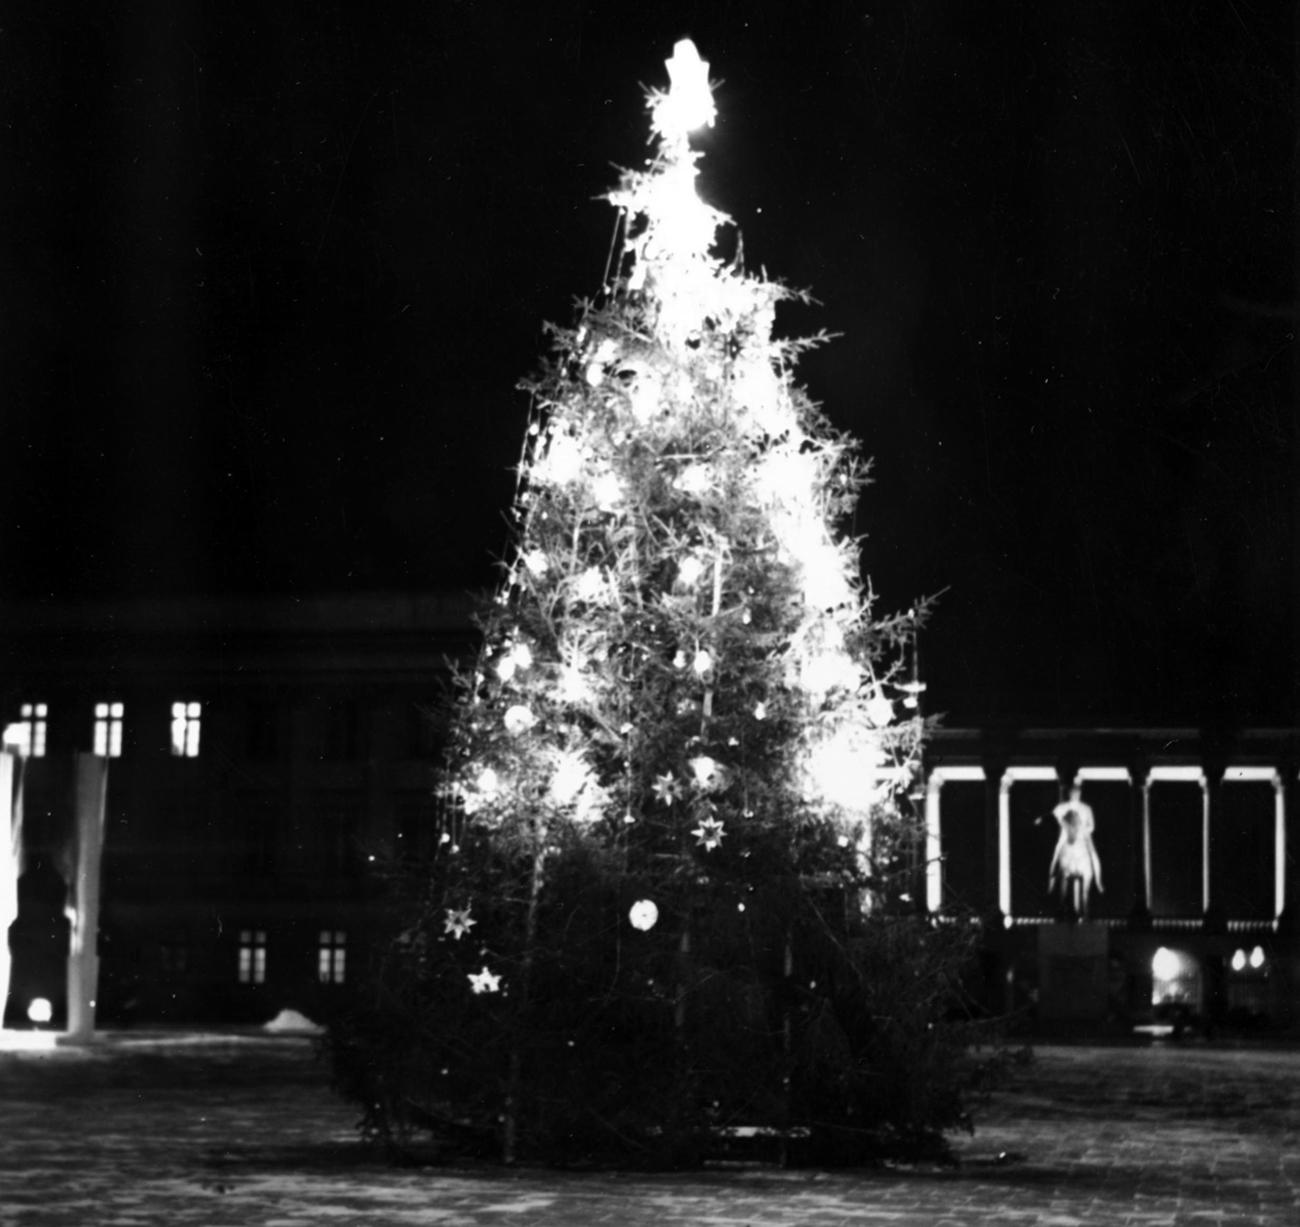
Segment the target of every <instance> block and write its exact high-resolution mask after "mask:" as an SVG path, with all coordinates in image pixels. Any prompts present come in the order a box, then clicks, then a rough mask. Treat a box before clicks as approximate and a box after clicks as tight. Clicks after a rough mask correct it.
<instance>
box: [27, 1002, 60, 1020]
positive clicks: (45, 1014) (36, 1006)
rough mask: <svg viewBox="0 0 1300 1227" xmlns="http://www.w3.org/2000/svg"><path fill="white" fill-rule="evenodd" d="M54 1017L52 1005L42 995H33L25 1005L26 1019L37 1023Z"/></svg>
mask: <svg viewBox="0 0 1300 1227" xmlns="http://www.w3.org/2000/svg"><path fill="white" fill-rule="evenodd" d="M53 1017H54V1007H53V1006H52V1005H50V1003H49V1001H47V1000H46V999H45V998H44V997H33V998H32V1002H31V1004H30V1005H29V1006H28V1007H27V1020H28V1021H29V1022H34V1023H37V1024H40V1023H47V1022H49V1021H50V1019H51V1018H53Z"/></svg>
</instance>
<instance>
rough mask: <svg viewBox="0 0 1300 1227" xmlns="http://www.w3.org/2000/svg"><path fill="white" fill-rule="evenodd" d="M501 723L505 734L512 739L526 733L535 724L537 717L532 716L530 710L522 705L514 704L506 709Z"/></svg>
mask: <svg viewBox="0 0 1300 1227" xmlns="http://www.w3.org/2000/svg"><path fill="white" fill-rule="evenodd" d="M503 723H504V724H505V726H506V732H507V733H509V734H511V736H513V737H518V736H519V735H520V734H521V733H526V732H528V730H529V729H530V728H532V727H533V725H534V724H536V723H537V717H536V716H534V715H533V713H532V710H531V709H530V708H528V707H525V706H524V704H522V703H516V704H514V706H512V707H508V708H507V709H506V714H505V716H504V717H503Z"/></svg>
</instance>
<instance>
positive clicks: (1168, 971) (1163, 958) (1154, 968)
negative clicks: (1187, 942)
mask: <svg viewBox="0 0 1300 1227" xmlns="http://www.w3.org/2000/svg"><path fill="white" fill-rule="evenodd" d="M1182 969H1183V960H1182V959H1180V958H1179V957H1178V955H1177V954H1176V953H1175V952H1174V951H1172V950H1170V949H1169V948H1168V947H1167V946H1161V947H1160V949H1159V950H1157V951H1156V952H1155V954H1154V955H1152V957H1151V974H1152V975H1153V976H1155V978H1156V979H1157V980H1176V979H1177V978H1178V973H1179V972H1180V971H1182Z"/></svg>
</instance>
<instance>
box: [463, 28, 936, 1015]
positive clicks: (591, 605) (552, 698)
mask: <svg viewBox="0 0 1300 1227" xmlns="http://www.w3.org/2000/svg"><path fill="white" fill-rule="evenodd" d="M667 67H668V71H669V76H670V82H671V85H670V88H669V89H668V90H667V91H665V92H652V93H651V95H650V98H649V103H648V106H649V113H650V125H651V131H652V139H653V142H654V150H653V155H652V157H651V158H650V159H649V161H648V163H647V165H646V166H645V167H644V168H643V169H640V170H636V171H631V172H627V173H625V174H624V175H623V178H622V182H621V183H620V185H619V187H618V188H617V189H616V190H615V191H613V192H612V193H611V194H610V196H609V199H610V201H611V202H612V204H613V205H614V206H615V208H616V209H617V210H618V215H619V219H620V228H619V234H620V236H621V238H620V250H619V253H618V258H617V259H616V260H615V261H613V264H612V274H611V279H610V282H609V284H608V285H607V286H606V287H605V289H604V291H603V293H602V295H601V296H600V298H599V299H598V300H597V301H596V302H594V303H590V304H587V305H586V307H585V308H584V309H583V311H582V312H581V317H580V319H579V321H578V323H577V325H576V326H575V327H573V328H571V329H554V330H553V337H554V350H553V354H552V357H551V359H550V360H549V362H548V363H547V364H546V365H545V367H544V369H543V370H542V372H541V373H540V375H539V376H538V377H537V378H536V379H534V380H531V381H530V382H529V383H528V384H527V390H528V391H529V392H530V393H531V395H532V400H533V410H532V413H531V417H530V421H529V423H528V426H527V432H526V437H525V442H524V447H523V451H522V455H521V460H520V464H519V469H518V488H517V495H516V501H515V505H514V508H513V524H514V530H513V536H514V539H513V542H512V545H511V549H510V552H509V555H508V559H507V563H506V565H505V568H504V569H505V578H504V581H503V584H502V586H501V588H500V590H499V593H498V595H497V599H496V602H495V604H494V606H493V607H492V609H491V610H490V611H489V612H488V613H487V614H486V615H485V617H484V619H483V626H482V630H483V647H482V651H481V654H480V656H479V659H478V661H477V664H476V665H475V666H474V667H473V668H472V669H470V670H467V671H466V672H465V673H464V674H463V675H462V676H461V677H460V678H459V686H460V692H459V693H460V703H459V707H458V710H457V717H456V720H455V725H454V730H453V739H452V747H453V749H452V758H451V762H450V765H449V769H448V774H447V779H446V782H445V794H446V797H447V799H448V801H449V803H450V804H449V805H448V807H447V815H448V817H447V820H446V821H447V825H446V828H445V830H444V833H443V835H442V840H443V847H444V850H445V851H447V852H448V853H450V854H452V855H454V854H455V852H456V850H457V849H458V848H459V847H460V845H461V843H462V842H463V841H464V840H465V839H466V837H467V835H468V834H469V833H470V832H471V831H472V832H474V833H477V834H479V835H482V836H483V837H485V838H487V839H489V840H491V841H492V842H493V844H494V845H495V846H496V847H497V848H499V849H502V850H504V851H505V852H507V853H509V854H512V855H517V856H518V857H520V858H521V859H529V860H530V863H531V864H532V865H533V868H534V873H533V899H534V901H535V899H536V897H537V893H538V892H540V891H542V890H544V888H545V882H546V874H547V865H548V863H549V862H550V860H551V859H552V858H554V857H555V856H556V855H557V854H558V853H559V852H561V851H562V850H563V849H565V848H567V847H572V846H575V845H581V844H584V843H586V844H591V845H593V846H599V847H601V848H602V849H604V850H606V851H612V852H615V853H617V854H618V855H620V856H621V857H623V859H624V864H626V865H627V866H628V867H629V868H633V869H636V870H637V871H638V872H640V873H641V874H642V876H643V878H646V880H649V881H651V882H652V883H653V882H656V881H657V882H659V883H660V884H661V893H659V892H656V896H655V897H646V898H641V899H639V900H637V901H636V902H635V904H634V905H633V906H632V908H631V910H630V912H629V913H628V915H627V923H628V924H630V925H631V926H632V927H633V928H634V929H639V930H648V929H650V928H652V927H654V926H655V925H656V924H661V923H667V922H669V921H672V922H673V923H684V922H682V921H681V918H680V916H677V911H680V900H681V899H682V897H683V891H687V890H688V889H689V887H690V884H691V883H695V884H697V885H698V884H699V883H701V882H708V883H712V884H713V885H714V887H715V888H716V887H718V884H720V883H721V884H726V888H727V889H729V890H731V891H732V892H733V894H734V896H735V898H736V900H737V906H738V907H740V908H743V907H744V906H745V892H746V875H747V872H748V864H749V863H751V862H752V861H756V860H758V859H761V858H760V857H759V856H758V853H759V852H760V851H761V850H762V849H763V848H765V847H779V848H782V849H784V850H785V853H786V854H787V855H788V856H789V857H790V858H792V863H793V864H794V865H795V867H796V868H797V870H798V871H799V872H802V873H811V874H822V875H826V874H832V875H839V876H840V877H841V878H843V880H845V881H850V882H853V883H856V884H857V886H858V887H859V888H860V889H862V890H863V892H864V894H863V898H864V899H869V898H870V897H871V891H870V886H871V883H872V881H873V874H874V873H875V871H876V858H877V853H878V838H879V831H880V829H881V826H882V823H883V822H884V821H885V819H886V817H887V815H888V814H889V813H891V812H892V809H893V807H894V805H895V803H896V799H897V796H898V794H899V792H900V790H903V789H905V788H906V787H907V786H908V784H909V783H910V781H911V779H912V777H913V773H914V767H915V761H916V757H917V753H918V743H919V737H920V722H919V721H918V720H915V719H912V718H910V717H909V716H908V713H907V712H906V711H902V712H900V710H899V709H900V706H901V705H902V704H904V703H906V704H908V705H909V706H911V707H913V708H914V707H915V698H914V694H909V688H910V689H911V690H912V691H914V689H915V685H914V682H915V679H914V678H912V676H911V675H910V674H905V672H904V662H905V660H906V650H905V649H906V647H907V645H908V643H909V642H910V640H911V637H912V636H913V635H914V632H915V621H916V617H915V614H914V613H912V612H909V613H908V614H904V615H899V616H894V617H880V616H877V615H876V614H875V612H874V608H873V607H874V597H873V594H872V593H871V591H870V588H869V586H867V585H866V584H864V582H863V580H862V578H861V576H860V572H859V551H858V543H857V542H856V541H855V540H853V539H851V538H849V537H847V536H845V535H844V533H843V531H842V527H841V526H842V525H843V523H844V522H845V521H846V519H847V518H848V517H849V515H850V514H851V513H852V511H853V509H854V507H855V505H856V503H857V500H858V498H859V495H860V493H861V491H862V489H863V486H864V484H865V481H866V469H865V465H864V464H863V463H862V461H861V460H860V458H859V456H858V451H857V444H856V442H855V441H854V440H853V439H851V438H850V437H848V436H847V435H844V434H842V433H840V432H838V431H837V430H835V429H834V428H832V427H831V425H830V424H829V422H828V421H827V419H826V418H825V417H824V415H823V414H822V412H821V411H820V409H819V408H818V407H817V406H816V405H815V404H814V403H813V402H812V401H811V400H810V399H809V398H808V396H807V395H806V393H805V392H804V391H803V390H802V389H801V388H800V387H799V386H798V384H797V383H796V382H795V379H794V375H793V370H794V366H795V363H796V361H797V359H798V357H799V355H800V354H801V353H802V352H803V351H804V350H805V349H806V348H807V347H808V346H809V345H811V344H815V343H817V342H818V341H819V340H821V339H822V338H813V339H811V340H804V341H798V340H788V339H779V338H777V337H775V336H774V328H775V324H776V311H777V307H778V305H779V304H780V303H781V302H782V301H785V300H789V299H792V298H799V297H800V295H798V294H796V293H795V292H793V291H791V290H789V289H787V288H786V287H784V286H782V285H781V284H779V283H778V282H775V281H772V280H768V279H766V278H765V277H760V276H757V275H754V274H752V273H750V272H748V271H747V270H746V269H745V268H743V267H742V266H741V264H740V263H739V261H738V260H734V259H732V260H728V259H723V258H722V257H721V256H719V255H718V254H716V253H715V244H716V242H717V239H718V236H719V231H720V230H721V229H722V228H723V227H725V226H727V225H728V224H729V220H728V218H727V217H726V216H725V215H723V214H722V213H720V212H718V211H717V210H715V209H713V208H712V207H710V206H709V205H708V204H706V203H705V202H704V201H703V200H702V199H701V198H700V195H699V192H698V190H697V162H698V159H699V156H700V155H699V154H698V153H697V152H696V151H695V150H693V149H692V148H691V143H690V134H691V133H692V132H694V131H697V130H699V129H701V128H704V127H707V126H709V125H711V124H712V123H713V120H714V114H715V112H714V102H713V97H712V91H711V89H710V86H709V82H708V65H707V64H706V63H705V62H703V61H702V60H701V59H700V58H699V55H698V53H697V51H696V49H695V47H694V45H693V44H692V43H690V42H689V41H683V42H680V43H678V45H677V46H676V48H675V49H674V54H673V57H672V59H670V60H669V61H668V63H667ZM656 874H657V877H656V876H655V875H656ZM647 875H648V877H647ZM683 883H685V884H686V885H685V886H683ZM651 889H653V887H652V888H651ZM474 890H475V886H474V883H473V882H472V881H470V880H468V879H467V880H466V881H465V883H464V884H463V887H462V888H460V897H458V898H452V899H451V902H452V904H453V906H449V907H448V908H447V909H446V920H445V926H444V933H443V935H442V937H443V940H445V941H447V942H454V943H458V944H461V948H462V949H463V950H464V952H465V957H466V959H467V960H468V961H467V967H468V968H470V969H469V970H467V971H466V973H465V974H466V976H467V980H468V984H469V988H470V990H471V991H472V992H473V993H475V994H487V993H496V992H501V991H509V987H510V983H509V981H510V973H509V970H508V969H506V970H503V969H502V967H503V966H504V964H501V965H497V964H494V962H493V960H494V958H496V957H497V954H498V951H497V949H496V948H495V946H494V945H493V944H492V942H491V940H490V939H489V938H488V937H487V936H486V935H485V936H484V937H483V941H482V942H478V941H476V940H475V938H476V935H475V934H474V933H472V932H471V930H472V929H473V928H474V926H475V924H476V920H475V916H474V905H475V900H474V897H473V896H474ZM454 893H455V892H453V895H454ZM675 909H676V911H675ZM513 966H516V967H517V966H518V964H517V961H516V963H515V964H513Z"/></svg>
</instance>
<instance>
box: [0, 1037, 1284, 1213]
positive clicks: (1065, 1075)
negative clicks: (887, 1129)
mask: <svg viewBox="0 0 1300 1227" xmlns="http://www.w3.org/2000/svg"><path fill="white" fill-rule="evenodd" d="M352 1119H353V1112H352V1110H351V1108H350V1107H349V1106H348V1105H346V1104H344V1103H342V1102H340V1101H338V1100H336V1099H334V1098H333V1097H332V1096H331V1095H330V1093H329V1091H328V1090H327V1089H326V1071H325V1069H324V1068H323V1067H322V1066H321V1065H319V1064H317V1063H316V1062H315V1060H314V1057H313V1054H312V1051H311V1048H310V1046H309V1045H308V1044H307V1043H306V1042H304V1041H300V1040H289V1039H263V1038H259V1037H255V1036H201V1035H172V1036H153V1037H149V1036H133V1035H131V1034H130V1033H122V1034H119V1035H116V1036H112V1037H109V1038H108V1039H107V1040H106V1042H104V1043H102V1044H100V1045H98V1046H96V1047H94V1048H91V1049H85V1050H59V1051H54V1052H22V1053H16V1052H0V1223H3V1224H5V1227H8V1225H9V1224H13V1225H14V1227H24V1225H27V1224H31V1225H32V1227H38V1225H44V1224H49V1225H51V1227H55V1225H57V1227H74V1225H75V1227H117V1225H121V1227H127V1225H140V1224H155V1223H158V1224H163V1223H165V1224H174V1225H176V1227H183V1225H186V1224H202V1225H203V1227H227V1225H229V1227H248V1225H252V1224H258V1225H259V1227H305V1225H308V1224H312V1225H315V1224H331V1225H337V1227H347V1225H350V1224H367V1225H371V1224H375V1225H377V1224H436V1225H439V1227H459V1225H465V1224H512V1225H514V1227H532V1225H534V1224H545V1225H548V1227H550V1225H554V1227H559V1225H561V1224H563V1225H566V1227H567V1225H572V1227H587V1225H591V1227H595V1225H596V1224H614V1225H617V1227H633V1225H635V1224H642V1223H645V1224H650V1223H653V1224H656V1227H671V1225H673V1224H683V1225H684V1224H706V1225H710V1227H724V1225H725V1227H766V1225H769V1224H771V1225H774V1227H775V1225H777V1224H780V1225H782V1227H787V1225H788V1227H796V1225H798V1227H804V1225H807V1224H836V1225H837V1227H848V1225H853V1224H892V1225H894V1227H974V1225H979V1227H992V1225H993V1224H1013V1225H1017V1227H1074V1225H1076V1224H1106V1225H1107V1227H1123V1225H1132V1227H1245V1225H1246V1224H1251V1225H1260V1224H1268V1225H1270V1227H1275V1225H1276V1227H1294V1225H1296V1224H1300V1154H1297V1150H1296V1146H1297V1142H1298V1141H1300V1138H1298V1137H1297V1126H1298V1125H1300V1051H1295V1050H1270V1049H1265V1048H1258V1047H1240V1048H1227V1047H1222V1048H1209V1047H1205V1046H1200V1045H1195V1044H1189V1045H1186V1046H1174V1045H1169V1046H1167V1047H1166V1046H1153V1047H1150V1048H1136V1047H1132V1048H1130V1047H1123V1048H1101V1047H1046V1048H1040V1049H1039V1050H1038V1053H1037V1058H1036V1060H1035V1062H1034V1063H1033V1064H1032V1065H1030V1066H1028V1067H1026V1068H1024V1069H1023V1070H1021V1071H1020V1072H1019V1074H1018V1076H1017V1080H1016V1083H1015V1085H1014V1086H1013V1087H1011V1088H1009V1089H1008V1090H1006V1091H1004V1092H1002V1093H1000V1094H999V1096H998V1097H997V1098H996V1100H995V1101H994V1102H993V1103H992V1104H990V1105H989V1106H988V1107H987V1108H986V1109H985V1110H984V1112H983V1114H982V1117H981V1123H980V1128H979V1130H978V1132H977V1133H976V1135H975V1137H974V1138H971V1139H961V1140H960V1141H959V1150H960V1153H961V1155H962V1156H963V1160H964V1161H963V1164H962V1166H961V1167H960V1168H958V1169H956V1170H905V1169H896V1170H886V1171H879V1172H866V1173H861V1172H852V1173H843V1172H830V1173H823V1172H804V1171H795V1172H783V1171H777V1170H771V1169H759V1168H741V1169H727V1170H716V1171H708V1172H705V1173H701V1174H690V1175H663V1176H644V1175H630V1176H620V1175H614V1174H601V1175H594V1176H584V1175H573V1174H559V1173H552V1172H546V1171H524V1172H503V1171H464V1170H462V1171H454V1172H453V1171H442V1170H431V1169H425V1170H410V1169H394V1168H390V1167H387V1166H385V1165H384V1164H383V1163H381V1162H379V1161H377V1160H376V1158H375V1157H374V1156H372V1155H370V1154H368V1153H367V1152H366V1151H365V1150H364V1149H363V1148H362V1147H361V1146H360V1145H359V1144H358V1143H357V1142H356V1140H355V1135H354V1133H353V1131H352V1128H351V1122H352Z"/></svg>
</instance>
